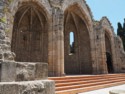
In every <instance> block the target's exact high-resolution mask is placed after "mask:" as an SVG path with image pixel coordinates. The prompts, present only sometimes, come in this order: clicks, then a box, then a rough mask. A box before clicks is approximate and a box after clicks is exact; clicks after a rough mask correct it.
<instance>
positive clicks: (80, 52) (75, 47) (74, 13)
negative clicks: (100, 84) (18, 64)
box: [64, 5, 92, 74]
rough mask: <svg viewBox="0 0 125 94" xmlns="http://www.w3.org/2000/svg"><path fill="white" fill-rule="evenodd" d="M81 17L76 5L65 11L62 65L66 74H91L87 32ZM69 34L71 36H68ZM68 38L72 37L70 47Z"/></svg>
mask: <svg viewBox="0 0 125 94" xmlns="http://www.w3.org/2000/svg"><path fill="white" fill-rule="evenodd" d="M81 16H84V15H82V12H81V10H80V9H79V7H78V6H77V5H73V6H71V7H69V8H68V9H67V10H66V11H65V21H64V26H65V28H64V63H65V73H66V74H91V73H92V63H91V53H90V51H91V49H90V37H89V33H88V32H89V31H88V29H87V27H86V24H85V22H84V20H83V19H82V18H81ZM71 32H72V33H73V36H70V33H71ZM70 37H74V38H73V39H74V41H73V43H72V46H71V45H70V41H71V40H70V39H71V38H70ZM71 48H72V49H71Z"/></svg>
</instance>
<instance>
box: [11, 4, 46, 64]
mask: <svg viewBox="0 0 125 94" xmlns="http://www.w3.org/2000/svg"><path fill="white" fill-rule="evenodd" d="M47 26H48V22H47V18H46V13H45V12H44V10H43V9H42V8H41V7H40V6H39V5H38V4H37V3H34V2H28V3H24V4H22V6H21V7H19V9H18V10H17V12H16V14H15V18H14V26H13V33H12V44H11V48H12V51H13V52H15V54H16V61H20V62H48V28H47Z"/></svg>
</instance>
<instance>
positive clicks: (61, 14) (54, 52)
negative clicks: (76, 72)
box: [0, 0, 124, 76]
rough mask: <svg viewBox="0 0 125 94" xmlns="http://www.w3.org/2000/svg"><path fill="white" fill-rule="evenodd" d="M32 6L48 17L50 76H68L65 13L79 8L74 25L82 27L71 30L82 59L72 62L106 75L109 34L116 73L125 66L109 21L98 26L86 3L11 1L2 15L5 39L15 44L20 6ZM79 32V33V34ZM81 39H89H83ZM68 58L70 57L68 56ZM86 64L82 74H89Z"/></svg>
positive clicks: (32, 0) (81, 0)
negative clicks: (107, 38) (76, 38)
mask: <svg viewBox="0 0 125 94" xmlns="http://www.w3.org/2000/svg"><path fill="white" fill-rule="evenodd" d="M9 1H10V0H9ZM29 2H30V3H35V4H36V5H38V6H40V7H41V9H42V10H43V11H44V14H45V17H46V19H47V24H48V25H47V26H46V28H47V29H48V31H47V33H48V38H47V39H46V40H45V42H46V43H47V44H48V48H47V47H46V49H47V50H48V52H47V51H46V54H47V55H48V57H47V62H46V63H48V65H49V66H48V67H49V69H48V70H49V76H62V75H65V68H64V66H65V57H64V55H65V36H66V35H67V34H66V35H65V34H64V31H65V21H66V20H65V12H66V11H67V9H69V8H70V7H72V6H74V7H77V9H78V10H79V11H76V12H75V15H78V17H74V18H75V19H74V20H77V21H76V23H75V24H76V25H78V24H80V25H79V26H76V27H77V28H78V29H79V30H78V29H77V28H75V27H74V26H75V25H74V26H71V27H72V29H73V28H75V29H74V31H75V33H76V35H78V34H79V36H80V37H81V38H78V40H79V41H80V42H81V44H79V46H80V47H81V48H80V47H79V48H80V49H78V50H79V52H80V54H79V56H77V57H79V58H80V59H74V57H71V58H73V60H76V61H78V60H81V61H80V62H83V61H84V62H87V64H88V66H91V67H92V68H91V71H92V73H93V74H100V73H107V65H106V54H105V52H106V45H105V34H107V35H108V36H109V40H110V44H111V52H112V59H113V67H114V72H119V71H121V65H122V64H123V62H124V59H123V58H124V52H123V51H121V52H120V51H119V48H118V46H117V44H119V43H118V41H119V40H118V39H117V38H116V36H115V34H114V31H113V28H112V27H111V24H110V22H109V21H108V19H107V18H106V17H103V18H102V19H101V21H97V22H95V21H94V20H93V18H92V13H91V11H90V9H89V7H88V5H87V4H86V2H85V1H84V0H70V1H69V0H12V1H11V2H7V3H6V8H5V13H2V15H1V16H2V17H3V19H1V20H2V21H3V22H4V21H5V23H4V24H2V25H1V26H2V28H3V29H4V31H6V35H7V36H8V37H9V38H10V39H11V40H12V32H13V29H14V28H13V25H14V18H15V14H16V13H17V11H18V9H19V8H20V7H21V6H23V5H25V4H28V3H29ZM0 4H2V3H0ZM2 6H4V5H2ZM0 8H1V7H0ZM0 11H1V10H0ZM79 12H80V13H79ZM3 14H4V15H3ZM79 19H81V20H83V22H84V24H85V25H84V26H85V28H84V27H82V26H81V24H83V23H82V22H80V21H79V22H80V23H78V20H79ZM69 23H74V22H69ZM67 26H68V25H67ZM8 28H9V29H8ZM72 29H71V30H72ZM84 29H85V31H86V32H87V33H88V35H87V33H83V32H82V31H84ZM71 30H70V31H71ZM76 31H79V32H80V33H79V32H76ZM81 32H82V33H81ZM2 34H5V32H3V33H2ZM2 34H1V35H2ZM82 35H86V36H85V37H82ZM67 36H68V35H67ZM67 36H66V37H67ZM87 36H89V38H86V37H87ZM45 38H46V37H44V39H45ZM85 38H86V39H87V41H86V42H85V41H83V40H86V39H85ZM89 42H90V45H89V47H88V48H87V47H84V44H87V43H88V44H89ZM88 44H87V45H88ZM119 45H121V44H119ZM76 46H77V45H76ZM84 49H86V50H87V51H85V50H84ZM80 50H81V51H80ZM88 50H89V51H88ZM89 52H90V53H89ZM82 53H83V54H82ZM86 53H87V54H86ZM117 53H118V55H117ZM88 54H89V55H88ZM85 57H86V59H85ZM116 57H118V58H116ZM45 58H46V56H45ZM66 58H69V57H68V56H66ZM121 58H122V59H121ZM87 64H86V63H83V66H84V67H82V70H83V71H84V70H87V69H86V68H87V67H86V66H87ZM118 66H119V67H118ZM89 68H90V67H89ZM76 69H77V68H76Z"/></svg>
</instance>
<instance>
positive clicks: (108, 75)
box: [49, 74, 125, 81]
mask: <svg viewBox="0 0 125 94" xmlns="http://www.w3.org/2000/svg"><path fill="white" fill-rule="evenodd" d="M123 75H124V76H125V74H104V75H82V76H79V75H75V76H63V77H49V79H51V80H55V81H56V80H57V81H58V80H66V79H76V78H77V79H78V78H84V79H86V78H94V77H116V76H123Z"/></svg>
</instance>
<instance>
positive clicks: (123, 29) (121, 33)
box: [117, 19, 125, 50]
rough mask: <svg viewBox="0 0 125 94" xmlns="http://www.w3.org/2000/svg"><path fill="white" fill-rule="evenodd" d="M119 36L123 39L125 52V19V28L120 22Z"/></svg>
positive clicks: (124, 24)
mask: <svg viewBox="0 0 125 94" xmlns="http://www.w3.org/2000/svg"><path fill="white" fill-rule="evenodd" d="M117 35H118V36H120V38H121V39H122V41H123V47H124V50H125V19H124V23H123V26H122V25H121V23H120V22H118V29H117Z"/></svg>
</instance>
